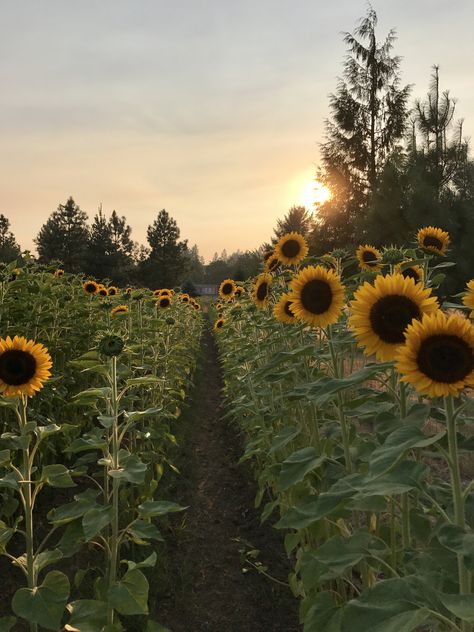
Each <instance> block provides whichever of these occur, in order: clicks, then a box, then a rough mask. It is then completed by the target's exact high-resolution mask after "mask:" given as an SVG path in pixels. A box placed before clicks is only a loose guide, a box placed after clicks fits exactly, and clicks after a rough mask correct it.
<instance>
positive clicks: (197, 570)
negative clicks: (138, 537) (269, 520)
mask: <svg viewBox="0 0 474 632" xmlns="http://www.w3.org/2000/svg"><path fill="white" fill-rule="evenodd" d="M221 390H222V373H221V370H220V366H219V359H218V354H217V348H216V345H215V342H214V338H213V336H212V334H211V333H210V331H209V330H208V328H207V327H206V329H205V332H204V334H203V342H202V354H201V362H200V368H199V373H198V376H197V383H196V386H195V389H194V394H193V396H192V400H191V414H189V415H186V417H188V419H187V420H186V419H185V420H184V424H183V426H184V429H183V432H182V436H181V437H180V439H179V443H180V446H181V448H180V454H179V455H178V463H177V465H178V467H179V468H180V470H181V474H182V475H181V476H180V478H179V480H180V482H179V484H178V488H177V489H176V490H175V495H176V496H177V501H178V502H181V503H182V504H184V505H187V506H189V508H188V509H187V511H186V513H185V519H184V521H183V518H181V519H180V518H176V520H178V522H176V523H175V529H174V530H175V533H174V535H173V537H172V538H171V539H170V542H171V544H170V546H173V548H172V549H171V550H170V551H169V557H170V559H169V571H170V572H169V576H170V577H173V578H174V585H173V586H171V587H170V589H169V591H168V597H167V598H166V599H165V600H163V599H162V598H161V599H160V597H159V595H157V599H158V603H157V604H156V606H155V607H156V614H155V617H154V618H155V619H156V620H157V621H159V622H160V623H161V624H162V625H165V626H167V627H168V628H170V629H171V630H172V632H297V631H298V630H301V626H299V625H298V615H297V599H296V598H295V597H294V596H293V595H292V593H291V591H290V589H289V587H288V586H286V585H282V584H279V583H277V582H275V581H272V580H270V579H268V578H267V577H265V576H264V575H263V574H262V573H259V572H258V571H257V570H255V569H253V568H252V567H251V566H250V565H249V564H247V563H246V562H245V556H244V557H242V553H241V552H240V551H241V550H242V549H245V548H246V547H247V550H251V549H258V550H260V553H259V554H258V557H257V558H256V559H254V560H253V561H254V563H255V562H261V563H262V564H264V565H265V567H266V568H267V572H268V574H270V575H271V576H272V577H274V578H276V579H277V580H279V581H280V582H282V583H286V581H287V577H288V573H289V572H290V564H289V562H288V561H287V559H286V558H285V553H284V547H283V542H282V539H281V537H280V534H279V533H278V532H277V531H275V530H273V529H272V528H271V526H270V525H269V524H266V523H265V524H264V525H260V512H259V510H258V509H254V499H255V495H256V491H257V486H256V483H255V481H254V480H253V477H252V472H251V471H250V469H249V466H248V465H247V464H239V463H238V461H239V458H240V456H241V455H242V452H243V446H242V440H241V437H240V436H239V435H238V432H237V429H236V428H235V427H234V426H232V425H231V423H230V422H228V421H225V420H222V415H223V413H224V410H223V402H222V395H221ZM176 516H177V515H176ZM179 520H181V522H179ZM167 539H168V538H167Z"/></svg>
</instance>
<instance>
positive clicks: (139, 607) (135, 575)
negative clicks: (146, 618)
mask: <svg viewBox="0 0 474 632" xmlns="http://www.w3.org/2000/svg"><path fill="white" fill-rule="evenodd" d="M107 597H108V600H109V602H110V603H111V604H112V606H113V608H115V610H117V612H119V613H120V614H125V615H132V614H148V581H147V578H146V577H145V575H144V574H143V573H142V572H141V571H140V570H138V569H136V568H135V569H133V570H129V571H127V572H126V573H125V575H124V576H123V577H122V579H121V580H120V581H118V582H116V583H115V584H114V585H113V586H111V587H110V588H109V590H108V593H107Z"/></svg>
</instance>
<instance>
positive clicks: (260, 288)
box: [252, 272, 273, 309]
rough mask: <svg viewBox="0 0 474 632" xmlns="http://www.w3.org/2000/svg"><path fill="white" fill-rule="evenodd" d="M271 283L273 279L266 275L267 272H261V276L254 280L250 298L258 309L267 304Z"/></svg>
mask: <svg viewBox="0 0 474 632" xmlns="http://www.w3.org/2000/svg"><path fill="white" fill-rule="evenodd" d="M272 281H273V277H272V275H271V274H268V272H262V274H259V275H258V277H257V278H256V279H255V284H254V286H253V292H252V298H253V300H254V302H255V305H256V306H257V307H258V308H259V309H262V308H263V307H265V306H266V305H267V303H268V299H269V296H270V286H271V284H272Z"/></svg>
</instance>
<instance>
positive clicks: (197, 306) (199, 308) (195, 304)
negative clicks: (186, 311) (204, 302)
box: [192, 301, 201, 312]
mask: <svg viewBox="0 0 474 632" xmlns="http://www.w3.org/2000/svg"><path fill="white" fill-rule="evenodd" d="M192 306H193V307H194V309H195V310H196V311H197V312H200V311H201V306H200V305H199V303H198V302H197V301H194V303H192Z"/></svg>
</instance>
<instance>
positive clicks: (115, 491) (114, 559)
mask: <svg viewBox="0 0 474 632" xmlns="http://www.w3.org/2000/svg"><path fill="white" fill-rule="evenodd" d="M111 376H112V398H111V400H112V401H111V404H112V416H113V418H114V423H113V426H112V437H111V438H112V446H111V447H112V454H111V456H112V468H111V469H113V470H118V468H119V458H118V453H119V437H118V400H117V357H116V356H112V358H111ZM119 487H120V481H119V479H118V478H116V477H114V478H113V481H112V533H111V536H110V543H109V546H110V567H109V578H108V579H109V581H108V585H109V589H110V588H111V587H112V586H113V585H114V584H115V582H116V580H117V564H118V553H119V551H118V549H119ZM107 622H108V624H110V625H112V624H113V622H114V608H113V606H112V605H111V604H110V602H109V603H108V606H107Z"/></svg>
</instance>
